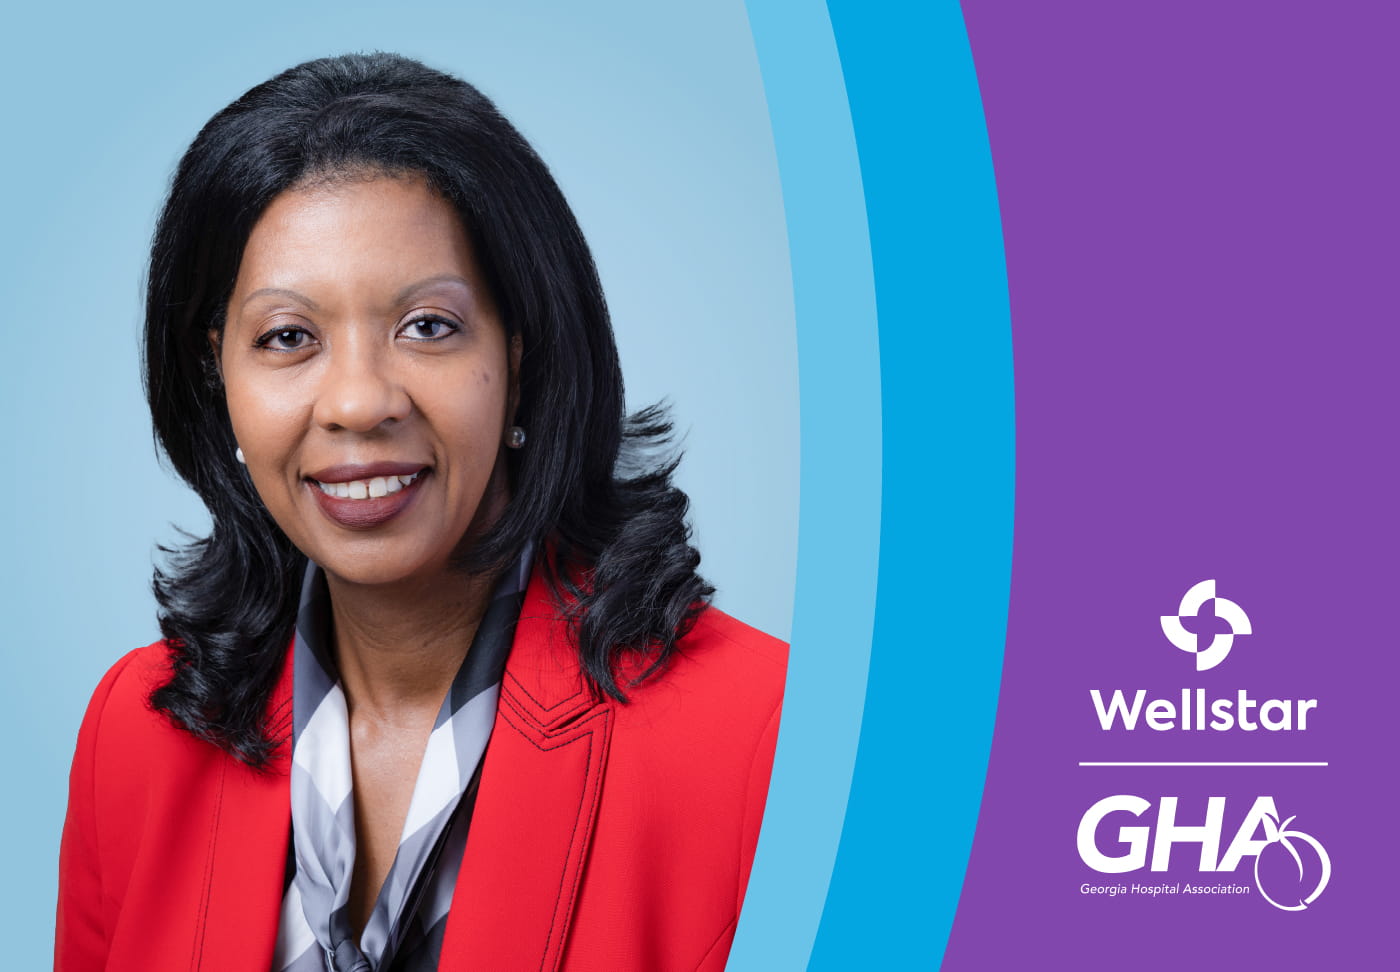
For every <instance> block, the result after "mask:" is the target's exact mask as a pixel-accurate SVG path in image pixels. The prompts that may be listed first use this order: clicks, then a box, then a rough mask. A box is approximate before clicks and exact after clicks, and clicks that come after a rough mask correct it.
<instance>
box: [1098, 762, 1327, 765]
mask: <svg viewBox="0 0 1400 972" xmlns="http://www.w3.org/2000/svg"><path fill="white" fill-rule="evenodd" d="M1079 765H1080V766H1326V765H1327V764H1326V763H1145V762H1136V763H1080V764H1079Z"/></svg>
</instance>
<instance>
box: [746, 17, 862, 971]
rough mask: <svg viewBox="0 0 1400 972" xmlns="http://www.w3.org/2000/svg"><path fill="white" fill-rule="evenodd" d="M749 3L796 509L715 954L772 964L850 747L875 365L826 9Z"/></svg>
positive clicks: (801, 949) (803, 954) (841, 787)
mask: <svg viewBox="0 0 1400 972" xmlns="http://www.w3.org/2000/svg"><path fill="white" fill-rule="evenodd" d="M748 11H749V21H750V25H751V27H752V29H753V36H754V44H755V46H756V49H757V52H758V60H759V66H760V69H761V70H762V73H763V84H764V91H765V93H766V95H767V98H768V110H769V115H770V118H771V120H772V124H773V138H774V142H775V145H776V148H777V156H778V168H779V173H780V175H781V178H782V184H783V204H784V207H785V209H786V217H787V228H788V246H789V250H790V254H791V260H792V284H793V298H794V305H795V308H796V312H797V356H798V384H799V391H800V401H801V426H802V433H801V491H802V492H801V496H802V500H801V502H802V508H801V514H800V518H799V521H798V539H797V590H796V597H795V601H794V607H793V625H792V658H791V662H790V663H789V667H788V681H787V694H786V697H785V701H784V705H783V723H782V729H781V731H780V733H779V737H778V753H777V759H776V762H775V764H774V768H773V782H772V787H771V789H770V790H769V795H768V809H767V812H766V814H765V816H764V822H763V833H762V836H761V837H760V840H759V847H758V856H757V858H756V860H755V862H754V870H753V876H752V878H751V880H750V882H749V889H748V895H747V897H746V899H745V904H744V913H743V918H742V920H741V921H740V923H739V929H738V932H737V934H736V938H735V943H734V948H733V951H732V952H731V953H730V963H729V969H731V970H740V972H742V970H753V972H780V970H784V969H801V968H803V966H804V965H805V964H806V962H807V956H808V953H809V952H810V950H811V946H812V941H813V937H814V936H815V934H816V929H817V923H818V920H819V918H820V915H821V907H822V901H823V900H824V898H825V897H826V888H827V882H828V880H829V878H830V875H831V867H832V861H833V860H834V859H835V854H836V845H837V841H838V840H839V838H840V833H841V820H842V815H843V813H844V811H845V807H846V794H847V791H848V789H849V787H850V781H851V767H852V765H853V762H854V759H855V750H856V740H857V737H858V734H859V729H860V717H861V706H862V703H863V701H864V698H865V675H866V666H867V664H868V662H869V654H870V639H871V625H872V621H873V617H874V610H875V572H876V564H877V557H878V543H879V522H880V444H881V443H880V372H879V352H878V347H877V334H876V322H875V290H874V280H873V277H872V273H871V264H870V246H869V238H868V236H867V231H866V223H865V207H864V202H863V199H862V195H861V184H860V168H859V162H858V159H857V156H856V145H855V137H854V135H853V133H852V130H851V124H850V115H849V113H848V111H847V107H846V93H845V89H844V87H843V85H842V80H841V66H840V62H839V60H838V57H837V53H836V45H835V43H834V41H833V39H832V34H831V26H830V22H829V21H828V19H827V12H826V8H825V7H824V6H823V5H822V4H821V3H820V2H813V0H803V2H779V0H749V3H748ZM756 421H761V418H756Z"/></svg>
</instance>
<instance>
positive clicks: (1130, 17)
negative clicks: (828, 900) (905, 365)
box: [945, 0, 1400, 970]
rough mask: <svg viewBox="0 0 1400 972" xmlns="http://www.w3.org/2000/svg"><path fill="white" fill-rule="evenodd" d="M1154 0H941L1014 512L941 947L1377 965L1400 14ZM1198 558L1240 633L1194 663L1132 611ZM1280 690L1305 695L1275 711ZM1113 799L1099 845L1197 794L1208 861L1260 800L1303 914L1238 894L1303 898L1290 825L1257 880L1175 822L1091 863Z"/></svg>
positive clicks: (1387, 840)
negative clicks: (963, 123) (1084, 823)
mask: <svg viewBox="0 0 1400 972" xmlns="http://www.w3.org/2000/svg"><path fill="white" fill-rule="evenodd" d="M1147 6H1148V5H1146V4H1141V3H1122V2H1104V3H1098V4H1085V3H1073V4H1070V3H1040V2H1027V3H1005V2H975V0H969V2H967V3H965V4H964V10H965V15H966V19H967V25H968V30H969V34H970V37H971V42H972V50H973V55H974V58H975V60H976V63H977V70H978V75H979V79H980V83H981V86H982V95H983V99H984V103H985V109H986V114H987V122H988V129H989V133H990V137H991V145H992V155H993V158H994V161H995V165H996V172H997V180H998V189H999V193H1000V198H1001V205H1002V214H1003V220H1004V224H1005V238H1006V254H1007V266H1008V273H1009V277H1010V288H1011V312H1012V326H1013V336H1014V348H1015V367H1016V395H1017V503H1016V539H1015V552H1014V559H1013V572H1012V587H1011V612H1010V618H1009V625H1008V634H1007V650H1006V661H1005V669H1004V679H1003V685H1002V695H1001V703H1000V710H999V715H998V722H997V728H996V734H995V738H994V742H993V749H992V757H991V764H990V767H989V771H988V780H987V790H986V794H985V801H984V804H983V809H982V815H981V819H980V823H979V828H978V832H977V837H976V841H975V844H974V848H973V853H972V860H971V864H970V867H969V872H968V876H967V881H966V884H965V886H964V891H963V898H962V901H961V904H960V907H959V911H958V915H957V920H956V922H955V925H954V930H953V936H952V940H951V942H950V945H949V950H948V953H947V959H946V964H945V967H946V968H948V969H953V970H957V969H1021V968H1041V967H1051V968H1084V969H1099V968H1104V969H1109V968H1113V969H1116V968H1120V967H1122V968H1131V969H1134V970H1145V969H1158V968H1161V969H1167V968H1171V969H1178V968H1181V967H1183V965H1184V963H1191V964H1192V965H1193V966H1195V967H1199V968H1206V969H1215V968H1234V967H1241V968H1256V967H1257V968H1272V969H1335V968H1373V967H1390V968H1394V967H1397V963H1400V959H1397V948H1396V946H1395V944H1394V939H1393V936H1392V935H1390V934H1389V933H1388V932H1386V931H1385V929H1387V928H1389V927H1391V926H1392V925H1393V920H1394V914H1395V912H1396V907H1397V905H1398V904H1400V890H1398V889H1397V874H1400V844H1398V843H1397V840H1396V838H1395V836H1394V834H1395V831H1396V824H1395V823H1394V816H1395V808H1396V805H1397V799H1396V798H1397V789H1400V788H1397V757H1396V741H1397V736H1398V735H1400V732H1397V728H1396V727H1397V719H1400V707H1397V706H1396V705H1395V697H1396V693H1397V686H1398V684H1400V678H1397V675H1400V664H1398V663H1397V636H1396V633H1395V623H1394V621H1393V610H1392V608H1393V605H1394V604H1395V602H1396V598H1397V590H1400V570H1397V567H1396V560H1395V551H1396V549H1397V540H1398V539H1400V529H1397V523H1398V522H1400V518H1398V517H1397V513H1396V508H1397V483H1396V475H1395V474H1396V470H1397V462H1396V458H1395V453H1396V433H1395V424H1396V421H1395V420H1396V404H1397V394H1396V387H1397V384H1400V382H1397V379H1396V377H1395V374H1394V372H1395V370H1396V351H1397V344H1398V343H1400V342H1397V337H1396V331H1397V327H1400V313H1397V310H1396V279H1397V272H1396V268H1397V258H1398V257H1400V246H1397V226H1400V205H1398V204H1397V201H1398V200H1397V179H1398V178H1400V150H1397V135H1396V132H1397V125H1396V118H1397V116H1398V115H1400V113H1398V112H1397V92H1400V69H1397V65H1398V64H1400V58H1398V57H1397V55H1396V49H1397V40H1400V22H1398V20H1397V17H1396V14H1395V11H1396V10H1397V8H1396V7H1393V6H1388V5H1385V4H1370V5H1362V4H1352V5H1348V6H1349V7H1350V9H1349V10H1348V9H1341V7H1342V5H1338V4H1325V3H1314V4H1311V5H1307V6H1308V7H1310V8H1311V9H1304V5H1302V4H1263V3H1258V4H1245V3H1214V2H1213V3H1180V2H1174V3H1157V4H1154V5H1152V6H1153V9H1147ZM1208 579H1214V580H1215V581H1216V582H1217V585H1218V594H1219V596H1220V597H1221V598H1225V599H1229V600H1230V601H1233V602H1236V603H1237V604H1238V605H1239V607H1240V608H1241V609H1242V610H1243V611H1244V612H1245V613H1246V614H1247V616H1248V619H1249V622H1250V630H1251V633H1250V634H1241V635H1237V636H1236V637H1235V638H1234V640H1233V643H1232V646H1231V650H1230V652H1229V654H1228V656H1227V657H1225V658H1224V660H1223V661H1221V662H1220V663H1219V664H1218V665H1216V666H1215V667H1212V668H1210V669H1209V670H1204V671H1197V668H1196V664H1197V657H1196V656H1194V655H1193V654H1191V653H1190V652H1188V651H1182V650H1178V649H1177V648H1175V647H1173V645H1172V643H1171V642H1170V641H1168V639H1167V637H1166V636H1165V634H1164V632H1163V629H1162V625H1161V621H1160V618H1161V617H1162V616H1163V615H1176V614H1177V613H1178V605H1179V603H1180V601H1181V599H1182V597H1183V595H1184V594H1185V593H1186V592H1187V589H1188V588H1190V587H1192V585H1194V584H1196V583H1197V582H1200V581H1204V580H1208ZM1212 608H1215V609H1216V611H1217V613H1220V614H1225V613H1226V612H1227V608H1226V607H1225V606H1224V605H1223V604H1221V603H1218V602H1209V601H1208V602H1207V603H1206V604H1205V605H1204V607H1203V610H1202V612H1201V614H1202V617H1200V618H1198V619H1194V620H1192V619H1187V621H1186V622H1185V624H1186V626H1187V628H1188V629H1189V630H1188V632H1187V638H1186V644H1187V646H1188V647H1198V646H1202V645H1205V644H1207V643H1209V642H1210V640H1211V638H1212V637H1213V635H1214V634H1216V633H1225V632H1228V631H1229V630H1231V628H1230V625H1229V624H1228V623H1227V622H1226V621H1225V620H1223V619H1221V618H1217V617H1211V612H1212ZM1237 623H1238V619H1237ZM1092 689H1098V690H1100V691H1101V692H1102V693H1104V695H1106V696H1111V694H1112V692H1113V690H1115V689H1121V690H1123V691H1124V692H1125V693H1126V694H1127V696H1128V698H1129V700H1131V698H1132V697H1134V695H1135V694H1136V692H1137V691H1138V690H1139V689H1141V690H1144V691H1145V693H1146V695H1145V698H1146V699H1153V698H1162V699H1166V700H1169V701H1171V702H1173V704H1174V706H1175V707H1176V708H1178V709H1179V708H1180V707H1181V696H1182V691H1183V689H1189V690H1191V692H1190V698H1191V700H1192V702H1193V703H1194V702H1195V699H1196V690H1197V689H1204V690H1205V693H1206V697H1207V699H1209V700H1215V699H1225V700H1233V704H1232V706H1231V707H1230V710H1229V711H1231V713H1232V714H1233V712H1234V711H1236V710H1237V709H1238V708H1239V692H1240V690H1244V691H1245V692H1246V693H1247V695H1248V697H1249V698H1250V699H1254V700H1268V699H1279V700H1290V701H1291V702H1292V707H1291V708H1292V713H1293V715H1292V718H1293V721H1294V723H1295V728H1293V729H1289V730H1283V729H1280V730H1276V731H1270V730H1267V729H1262V728H1261V729H1255V730H1253V731H1244V730H1241V729H1239V728H1234V729H1231V730H1228V731H1221V730H1211V729H1209V728H1207V729H1204V730H1202V729H1200V728H1197V726H1196V723H1195V720H1194V717H1193V718H1192V721H1191V728H1190V729H1186V730H1182V729H1179V728H1178V729H1163V730H1154V729H1152V728H1150V727H1148V726H1147V725H1145V718H1144V717H1143V716H1140V721H1139V724H1138V727H1137V728H1136V729H1134V730H1131V731H1128V730H1125V729H1123V728H1122V727H1121V726H1118V725H1115V727H1114V728H1113V729H1111V730H1108V731H1105V730H1104V729H1102V728H1101V727H1100V723H1099V719H1098V717H1097V716H1096V713H1095V705H1094V702H1093V701H1092V699H1091V696H1090V691H1091V690H1092ZM1297 700H1316V706H1315V707H1313V708H1312V709H1311V710H1310V711H1309V713H1308V716H1307V727H1306V729H1303V730H1299V729H1297V728H1296V722H1297V711H1298V702H1297ZM1256 711H1257V710H1256ZM1270 713H1271V714H1272V715H1273V716H1275V717H1277V716H1279V715H1280V710H1279V709H1278V708H1273V709H1271V710H1270ZM1252 718H1254V719H1256V720H1257V716H1252ZM1207 721H1208V722H1209V720H1207ZM1080 761H1268V762H1294V761H1299V762H1326V763H1328V765H1327V766H1326V767H1204V768H1199V767H1198V768H1179V767H1142V768H1097V767H1081V766H1079V765H1078V763H1079V762H1080ZM1115 794H1123V795H1136V796H1138V797H1142V798H1144V799H1146V800H1147V801H1148V802H1149V803H1150V804H1151V809H1150V810H1149V811H1148V812H1146V813H1144V814H1143V815H1142V817H1141V818H1140V819H1139V818H1135V817H1133V816H1132V815H1131V814H1129V813H1128V812H1126V811H1118V812H1116V813H1114V814H1112V815H1110V816H1108V817H1106V818H1105V820H1104V821H1103V824H1102V826H1101V827H1100V828H1099V830H1098V832H1097V844H1096V846H1097V847H1098V848H1099V849H1100V850H1101V851H1102V852H1103V853H1105V854H1109V855H1117V854H1120V853H1122V852H1123V851H1124V849H1125V848H1124V847H1123V846H1122V845H1121V844H1119V843H1118V841H1117V837H1118V833H1119V828H1120V827H1122V826H1142V827H1148V826H1152V828H1153V829H1152V832H1151V834H1150V835H1149V836H1151V837H1153V838H1155V837H1157V836H1160V833H1159V832H1160V830H1161V828H1160V826H1158V825H1157V824H1158V820H1157V815H1158V812H1159V810H1160V808H1161V807H1162V798H1164V797H1176V798H1178V800H1179V805H1178V808H1177V818H1178V823H1179V824H1196V825H1199V824H1202V823H1204V822H1205V820H1206V813H1207V805H1208V804H1207V801H1208V799H1209V798H1210V797H1223V798H1224V804H1223V823H1222V829H1223V836H1222V845H1221V848H1220V850H1221V852H1222V853H1223V852H1224V850H1225V845H1228V844H1229V842H1230V841H1231V839H1232V837H1234V836H1235V831H1236V829H1237V828H1238V827H1239V826H1240V824H1241V823H1242V821H1243V819H1244V817H1245V815H1246V813H1247V811H1249V809H1250V808H1251V807H1252V806H1253V804H1254V802H1255V800H1256V798H1259V797H1272V798H1273V800H1274V801H1275V804H1274V805H1275V806H1276V808H1277V810H1278V811H1279V813H1280V815H1281V816H1282V817H1289V816H1295V815H1296V820H1294V822H1293V824H1292V825H1291V826H1290V827H1289V828H1288V829H1289V830H1291V831H1295V832H1296V831H1302V832H1304V833H1306V834H1308V835H1311V836H1312V837H1313V838H1314V839H1315V840H1316V841H1317V842H1318V843H1319V844H1321V845H1322V847H1323V848H1324V849H1325V853H1326V855H1327V857H1328V858H1329V859H1330V863H1331V878H1330V883H1329V884H1328V885H1327V887H1326V888H1325V890H1324V891H1323V892H1322V893H1321V894H1320V895H1318V896H1317V897H1316V899H1315V900H1313V901H1312V903H1311V904H1310V905H1309V906H1308V907H1307V908H1306V909H1305V910H1301V911H1296V912H1287V911H1283V910H1280V909H1278V908H1276V907H1274V906H1272V905H1271V904H1270V903H1269V902H1268V901H1267V900H1266V899H1265V897H1264V895H1263V894H1261V891H1265V892H1268V894H1269V896H1270V897H1274V898H1276V899H1279V900H1280V902H1281V903H1285V904H1286V903H1292V904H1295V905H1296V904H1297V903H1298V902H1299V900H1300V899H1301V898H1304V897H1306V896H1307V894H1308V893H1309V892H1310V891H1311V889H1312V888H1313V887H1314V886H1315V885H1316V883H1317V880H1318V879H1319V878H1320V875H1321V870H1322V862H1321V855H1319V854H1318V853H1317V851H1316V850H1315V849H1314V845H1313V844H1311V843H1309V842H1308V841H1306V840H1304V839H1303V838H1298V837H1292V838H1290V839H1289V840H1288V843H1289V844H1290V845H1291V846H1292V847H1293V849H1294V850H1296V851H1297V852H1298V862H1295V861H1294V860H1293V859H1292V858H1291V856H1290V855H1288V854H1287V853H1286V851H1287V848H1285V847H1284V846H1283V843H1281V842H1276V843H1274V844H1272V845H1270V846H1267V847H1265V848H1264V850H1263V852H1262V854H1260V855H1259V858H1260V860H1259V878H1258V881H1256V878H1255V873H1254V862H1255V857H1254V856H1246V857H1244V858H1243V860H1242V862H1241V864H1240V866H1239V867H1238V869H1236V870H1235V871H1233V872H1219V871H1205V872H1203V871H1202V870H1201V865H1200V857H1201V845H1200V844H1199V843H1196V844H1185V843H1183V844H1178V845H1176V848H1175V850H1174V851H1172V853H1171V855H1170V864H1169V866H1168V867H1167V869H1166V870H1165V871H1160V872H1154V871H1151V870H1148V869H1146V868H1144V869H1142V870H1135V871H1131V872H1126V873H1122V874H1110V873H1098V872H1096V871H1094V870H1092V869H1091V868H1090V867H1089V866H1088V865H1087V864H1086V863H1085V861H1084V860H1083V859H1082V858H1081V855H1080V853H1079V850H1078V849H1077V846H1076V832H1077V830H1078V828H1079V827H1080V822H1081V818H1082V817H1083V816H1084V814H1085V812H1086V811H1087V810H1088V809H1089V808H1090V806H1091V805H1093V804H1095V803H1096V802H1097V801H1099V800H1100V799H1102V798H1105V797H1108V796H1111V795H1115ZM1251 829H1252V830H1253V832H1254V835H1255V836H1256V837H1257V838H1259V839H1260V840H1263V839H1265V838H1266V836H1267V834H1266V828H1264V827H1263V826H1260V827H1258V828H1251ZM1256 849H1257V845H1256ZM1148 851H1149V863H1150V852H1151V847H1150V846H1149V847H1148ZM1212 856H1214V855H1212ZM1300 864H1301V868H1302V870H1303V876H1302V878H1301V879H1300V878H1299V876H1298V871H1299V866H1300ZM1085 883H1089V884H1092V885H1096V886H1111V885H1127V886H1132V885H1134V884H1136V885H1139V886H1144V887H1153V886H1158V887H1172V886H1177V887H1182V886H1184V885H1186V884H1191V885H1195V886H1210V887H1215V886H1219V885H1238V886H1244V887H1246V890H1245V891H1243V892H1238V893H1231V894H1216V893H1207V894H1185V893H1182V892H1181V891H1178V892H1175V893H1172V892H1164V893H1159V894H1155V895H1152V894H1147V893H1127V894H1118V895H1114V896H1107V895H1096V894H1084V893H1082V892H1081V890H1080V888H1081V885H1083V884H1085ZM1235 963H1247V964H1246V965H1236V964H1235Z"/></svg>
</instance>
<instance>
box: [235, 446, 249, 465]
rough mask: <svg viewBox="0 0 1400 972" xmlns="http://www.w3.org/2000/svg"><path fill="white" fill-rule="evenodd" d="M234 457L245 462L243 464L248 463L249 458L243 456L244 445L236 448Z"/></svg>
mask: <svg viewBox="0 0 1400 972" xmlns="http://www.w3.org/2000/svg"><path fill="white" fill-rule="evenodd" d="M233 458H235V459H237V460H238V461H239V462H241V463H243V465H245V466H246V465H248V460H247V459H244V458H243V447H242V446H239V447H238V448H237V449H234V450H233Z"/></svg>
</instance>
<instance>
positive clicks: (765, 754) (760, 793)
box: [735, 703, 783, 912]
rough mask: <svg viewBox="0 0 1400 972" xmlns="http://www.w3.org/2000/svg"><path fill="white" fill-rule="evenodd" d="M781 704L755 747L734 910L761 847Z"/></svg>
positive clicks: (738, 905) (742, 894) (737, 907)
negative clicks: (759, 841) (760, 836)
mask: <svg viewBox="0 0 1400 972" xmlns="http://www.w3.org/2000/svg"><path fill="white" fill-rule="evenodd" d="M782 714H783V707H782V704H781V703H780V704H779V705H778V707H777V708H776V709H774V710H773V714H772V715H771V716H769V718H768V725H767V726H765V727H764V729H763V735H761V736H759V738H758V748H757V749H755V750H754V755H753V765H752V766H751V767H750V768H749V798H748V804H747V806H746V807H745V809H744V830H743V841H744V843H743V846H742V848H741V849H740V854H741V855H742V856H741V857H740V859H739V901H738V902H737V904H736V905H735V911H736V912H737V911H738V909H739V908H742V907H743V904H744V891H745V889H747V888H748V886H749V872H750V871H752V870H753V856H754V851H756V850H757V849H758V831H759V827H760V826H761V825H762V823H763V807H764V805H765V804H766V803H767V802H768V780H769V777H771V776H772V775H773V751H774V749H776V748H777V745H778V721H779V719H780V718H781V717H782Z"/></svg>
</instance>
